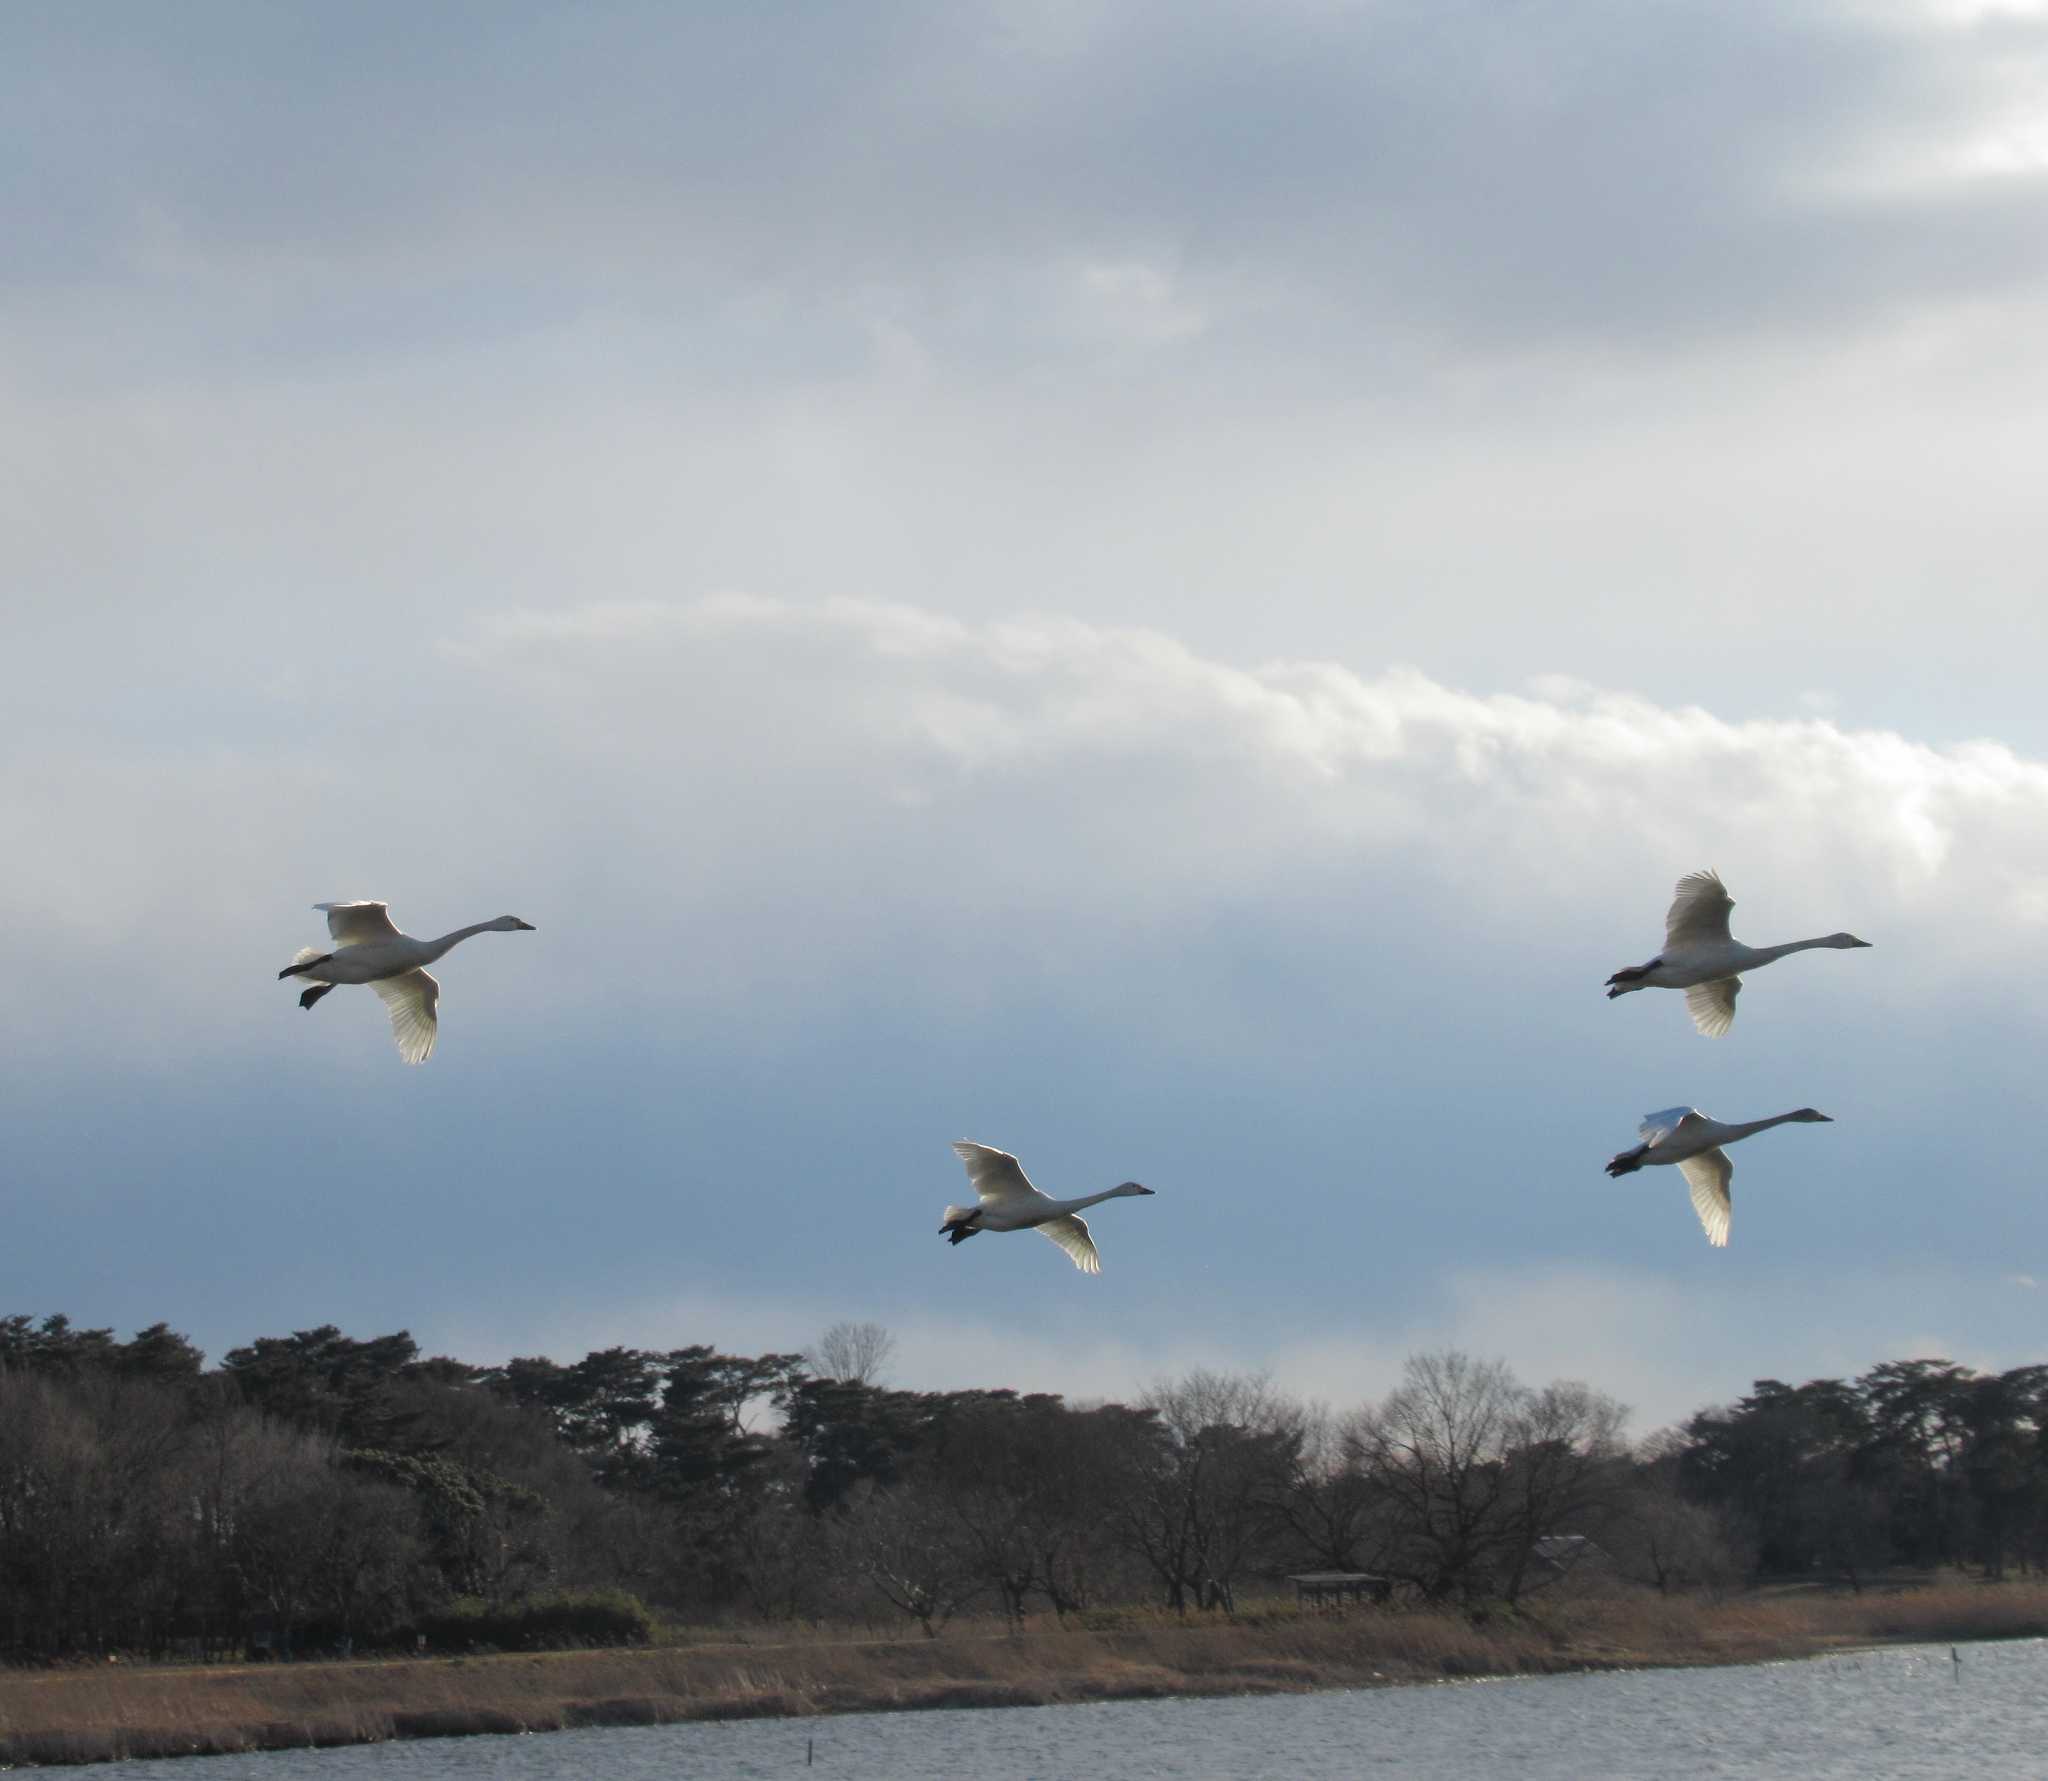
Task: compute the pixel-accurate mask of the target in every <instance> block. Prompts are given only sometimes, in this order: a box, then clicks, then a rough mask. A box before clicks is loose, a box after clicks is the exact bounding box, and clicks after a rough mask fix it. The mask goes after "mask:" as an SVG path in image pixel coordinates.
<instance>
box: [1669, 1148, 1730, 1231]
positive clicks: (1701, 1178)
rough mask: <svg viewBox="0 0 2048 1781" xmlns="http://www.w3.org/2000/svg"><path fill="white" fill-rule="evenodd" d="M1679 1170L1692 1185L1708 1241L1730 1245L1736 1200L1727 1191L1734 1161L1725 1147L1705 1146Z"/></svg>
mask: <svg viewBox="0 0 2048 1781" xmlns="http://www.w3.org/2000/svg"><path fill="white" fill-rule="evenodd" d="M1678 1172H1679V1174H1681V1175H1683V1176H1684V1177H1685V1184H1686V1186H1687V1187H1689V1188H1691V1189H1692V1209H1693V1210H1694V1211H1695V1212H1697V1213H1698V1214H1699V1215H1700V1223H1701V1224H1702V1225H1703V1226H1704V1227H1705V1228H1706V1233H1707V1241H1708V1242H1709V1243H1711V1244H1713V1246H1714V1247H1715V1248H1716V1249H1726V1248H1727V1247H1728V1220H1729V1219H1730V1218H1731V1217H1733V1216H1734V1212H1735V1201H1734V1199H1733V1197H1732V1196H1731V1195H1730V1194H1729V1192H1728V1180H1729V1177H1730V1176H1732V1175H1733V1174H1734V1173H1735V1165H1734V1164H1733V1163H1731V1162H1730V1161H1729V1160H1728V1153H1727V1152H1726V1151H1725V1150H1703V1151H1701V1152H1700V1153H1699V1155H1698V1156H1689V1157H1687V1158H1686V1159H1685V1160H1684V1161H1683V1162H1681V1163H1680V1164H1679V1165H1678Z"/></svg>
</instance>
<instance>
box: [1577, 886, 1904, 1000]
mask: <svg viewBox="0 0 2048 1781" xmlns="http://www.w3.org/2000/svg"><path fill="white" fill-rule="evenodd" d="M1734 907H1735V901H1734V899H1733V898H1732V897H1730V896H1729V895H1728V889H1727V886H1725V885H1724V884H1722V882H1721V875H1720V874H1719V873H1718V872H1691V873H1688V874H1687V875H1686V876H1685V877H1683V878H1681V879H1680V880H1679V881H1678V887H1677V896H1676V900H1675V901H1674V902H1673V903H1672V905H1671V912H1670V913H1669V914H1668V915H1666V916H1665V917H1664V950H1663V951H1662V952H1660V953H1658V955H1657V956H1656V957H1655V958H1653V959H1652V960H1650V962H1649V963H1648V964H1646V965H1627V966H1624V967H1623V968H1622V969H1621V970H1619V971H1617V972H1615V974H1614V975H1613V976H1612V977H1610V978H1608V980H1607V985H1608V988H1607V999H1608V1000H1609V1001H1610V1002H1611V1001H1613V1000H1614V998H1615V997H1616V996H1625V995H1627V994H1628V992H1629V991H1630V990H1632V989H1682V990H1684V991H1685V1008H1686V1012H1687V1013H1688V1014H1690V1015H1691V1016H1692V1024H1693V1025H1694V1026H1696V1027H1698V1028H1699V1030H1700V1031H1701V1032H1703V1033H1704V1034H1706V1036H1707V1037H1708V1038H1709V1039H1718V1038H1720V1037H1721V1035H1722V1034H1723V1033H1725V1032H1727V1030H1728V1029H1729V1028H1730V1027H1731V1026H1733V1025H1734V1024H1735V998H1736V996H1737V994H1738V993H1740V991H1741V989H1742V977H1741V973H1742V972H1744V971H1754V970H1755V969H1757V967H1758V966H1760V965H1768V964H1769V963H1770V962H1771V961H1772V960H1773V959H1781V958H1783V957H1784V956H1785V955H1786V954H1787V953H1788V952H1806V951H1809V950H1811V949H1812V948H1813V947H1816V946H1833V947H1850V946H1868V945H1869V944H1870V942H1869V941H1868V940H1859V939H1857V938H1856V936H1855V935H1854V934H1828V935H1824V936H1823V937H1822V938H1821V939H1818V940H1788V941H1786V942H1785V944H1784V945H1783V946H1745V945H1743V944H1742V942H1741V941H1740V940H1731V939H1730V938H1729V937H1728V911H1729V910H1731V909H1733V908H1734Z"/></svg>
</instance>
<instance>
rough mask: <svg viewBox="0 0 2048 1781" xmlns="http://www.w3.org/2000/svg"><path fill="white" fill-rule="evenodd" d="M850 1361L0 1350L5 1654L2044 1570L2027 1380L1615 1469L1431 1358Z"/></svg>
mask: <svg viewBox="0 0 2048 1781" xmlns="http://www.w3.org/2000/svg"><path fill="white" fill-rule="evenodd" d="M887 1349H888V1339H887V1337H886V1334H885V1333H884V1332H881V1331H880V1330H878V1329H876V1328H875V1327H874V1326H871V1325H870V1326H841V1328H840V1329H838V1330H835V1331H833V1332H828V1336H827V1339H826V1340H824V1341H822V1342H821V1343H820V1344H819V1346H818V1348H817V1350H815V1351H814V1352H813V1353H812V1354H811V1355H808V1356H806V1355H802V1354H794V1353H790V1354H760V1355H734V1354H726V1353H723V1352H721V1351H720V1350H718V1349H715V1348H712V1347H709V1346H705V1345H693V1346H689V1347H683V1348H675V1349H667V1350H647V1349H636V1348H625V1347H615V1348H607V1349H603V1350H599V1351H596V1352H593V1353H590V1354H587V1355H585V1356H584V1357H583V1358H582V1359H580V1360H577V1361H574V1362H570V1363H558V1362H556V1361H553V1360H551V1359H547V1358H544V1357H527V1358H520V1359H514V1360H511V1361H508V1362H506V1363H505V1364H504V1365H502V1366H495V1367H480V1366H472V1365H470V1364H468V1363H465V1362H462V1361H458V1360H453V1359H450V1358H447V1357H427V1356H422V1355H421V1353H420V1352H419V1349H418V1346H417V1344H416V1343H415V1342H414V1341H413V1339H412V1338H411V1336H410V1335H409V1334H407V1333H406V1332H405V1331H402V1330H401V1331H398V1332H396V1333H394V1334H391V1335H384V1336H376V1337H372V1338H370V1339H368V1340H357V1339H354V1338H351V1337H348V1336H346V1335H344V1334H343V1333H342V1332H341V1331H339V1330H338V1329H335V1328H334V1327H332V1326H322V1327H320V1328H318V1329H312V1330H301V1331H297V1332H295V1333H293V1334H291V1335H289V1336H281V1337H265V1338H261V1339H259V1340H257V1341H255V1342H252V1343H250V1344H249V1345H248V1346H246V1347H242V1348H235V1349H232V1350H230V1351H229V1352H228V1353H227V1354H226V1355H225V1356H224V1357H223V1358H222V1360H221V1361H220V1363H219V1364H218V1365H217V1366H214V1367H208V1366H207V1365H206V1360H205V1357H204V1356H203V1355H202V1354H201V1353H200V1352H199V1351H198V1350H197V1349H195V1348H194V1347H193V1346H192V1345H191V1344H190V1343H189V1342H188V1341H187V1340H186V1339H185V1338H184V1337H183V1336H181V1335H179V1334H177V1333H176V1332H174V1331H172V1330H171V1329H169V1328H168V1327H167V1326H166V1325H163V1324H157V1325H154V1326H152V1327H151V1328H149V1329H146V1330H142V1331H140V1332H138V1333H137V1334H136V1335H135V1336H134V1337H133V1338H132V1339H130V1340H128V1341H125V1342H124V1341H118V1340H116V1339H115V1338H114V1336H113V1335H112V1333H111V1332H110V1331H108V1330H103V1329H78V1328H74V1327H73V1326H72V1325H71V1324H70V1323H69V1321H68V1320H67V1319H65V1318H63V1317H61V1316H53V1317H46V1318H43V1319H42V1320H40V1321H37V1320H36V1319H34V1318H32V1317H28V1316H15V1317H8V1318H4V1319H0V1644H4V1648H5V1650H6V1652H7V1653H9V1654H11V1655H13V1656H14V1657H16V1658H39V1657H50V1656H59V1655H64V1654H68V1653H77V1652H114V1651H127V1652H134V1653H138V1654H149V1655H157V1656H165V1655H186V1656H215V1655H225V1654H240V1653H242V1652H244V1651H246V1650H248V1649H250V1648H251V1647H252V1646H254V1647H260V1648H262V1649H266V1650H269V1651H271V1652H273V1653H277V1654H289V1653H292V1652H308V1651H314V1650H318V1651H323V1652H324V1651H330V1650H335V1649H343V1650H346V1649H356V1648H361V1649H370V1648H403V1649H414V1648H417V1646H418V1645H419V1643H420V1641H421V1640H423V1639H424V1640H425V1641H426V1642H427V1644H428V1647H429V1648H431V1649H442V1650H445V1649H450V1648H460V1647H465V1646H472V1645H478V1644H490V1645H500V1646H503V1645H516V1644H532V1643H575V1642H603V1641H606V1640H614V1639H617V1640H627V1639H638V1638H644V1637H646V1636H647V1633H648V1630H649V1627H650V1618H649V1610H650V1608H651V1609H653V1610H656V1611H659V1612H661V1613H665V1614H668V1615H671V1616H674V1617H677V1618H680V1619H686V1620H691V1621H700V1622H701V1621H713V1620H717V1619H721V1618H732V1619H748V1620H770V1621H773V1620H795V1619H802V1620H825V1619H865V1620H869V1621H872V1620H874V1619H876V1618H877V1617H888V1618H893V1617H899V1616H900V1617H901V1619H902V1620H903V1622H904V1623H905V1624H915V1625H917V1626H919V1627H921V1628H922V1629H923V1630H924V1631H925V1632H927V1633H930V1634H933V1635H936V1634H937V1633H938V1632H939V1631H940V1630H941V1629H942V1628H943V1627H944V1626H945V1624H946V1622H947V1621H948V1620H949V1619H950V1618H952V1617H953V1616H954V1615H955V1614H957V1613H959V1612H961V1611H962V1610H963V1609H967V1608H969V1607H977V1608H985V1609H992V1610H996V1611H1000V1612H1002V1613H1004V1614H1006V1615H1008V1616H1010V1617H1011V1618H1012V1619H1014V1620H1022V1619H1023V1618H1024V1617H1025V1616H1026V1615H1027V1614H1030V1613H1034V1612H1047V1613H1051V1614H1054V1615H1057V1616H1060V1617H1065V1616H1068V1615H1071V1614H1076V1613H1082V1612H1085V1611H1088V1610H1091V1609H1098V1608H1103V1607H1108V1606H1114V1605H1120V1604H1127V1603H1135V1602H1152V1603H1158V1604H1163V1605H1165V1606H1167V1607H1169V1608H1173V1609H1179V1610H1181V1611H1184V1612H1194V1611H1201V1610H1204V1609H1214V1608H1218V1607H1221V1608H1222V1609H1224V1610H1225V1611H1228V1610H1229V1609H1230V1608H1231V1607H1232V1605H1233V1603H1234V1600H1235V1596H1236V1592H1237V1591H1238V1590H1239V1589H1240V1588H1241V1587H1243V1586H1245V1585H1246V1584H1248V1583H1269V1582H1270V1580H1272V1579H1275V1578H1278V1577H1281V1576H1284V1575H1287V1574H1289V1573H1293V1572H1305V1571H1337V1572H1356V1573H1369V1574H1372V1575H1375V1576H1378V1577H1382V1578H1385V1579H1387V1580H1388V1582H1389V1586H1390V1587H1392V1588H1393V1589H1395V1590H1396V1591H1397V1593H1398V1595H1399V1596H1400V1597H1401V1598H1406V1599H1413V1600H1418V1601H1425V1602H1436V1603H1459V1604H1477V1603H1493V1602H1501V1603H1509V1604H1512V1603H1516V1602H1519V1601H1520V1600H1522V1599H1523V1598H1524V1597H1526V1596H1527V1595H1528V1594H1529V1593H1530V1592H1532V1591H1534V1590H1539V1589H1543V1588H1549V1587H1553V1586H1555V1585H1557V1584H1558V1582H1559V1581H1560V1579H1561V1578H1562V1577H1563V1576H1564V1575H1565V1574H1566V1573H1568V1572H1570V1571H1571V1570H1572V1569H1573V1567H1574V1565H1575V1564H1578V1563H1580V1562H1581V1561H1583V1560H1584V1559H1585V1558H1586V1556H1587V1555H1589V1554H1595V1555H1597V1556H1598V1560H1599V1568H1600V1569H1601V1571H1602V1573H1603V1574H1605V1575H1608V1576H1611V1577H1613V1578H1616V1579H1619V1580H1621V1581H1623V1582H1624V1583H1626V1582H1633V1583H1635V1584H1638V1585H1641V1586H1645V1587H1651V1588H1656V1589H1662V1590H1676V1589H1691V1588H1699V1587H1727V1586H1731V1585H1734V1584H1737V1583H1739V1582H1741V1581H1743V1580H1745V1579H1751V1578H1757V1577H1764V1576H1784V1575H1792V1574H1802V1573H1804V1574H1824V1575H1829V1576H1836V1577H1841V1578H1843V1579H1846V1580H1848V1581H1850V1582H1852V1583H1853V1582H1860V1581H1861V1580H1862V1579H1864V1578H1866V1577H1868V1576H1869V1575H1871V1574H1872V1573H1874V1572H1876V1571H1879V1570H1882V1569H1884V1568H1886V1567H1889V1566H1894V1565H1913V1566H1931V1565H1970V1566H1974V1567H1976V1568H1978V1569H1980V1570H1981V1571H1983V1572H1984V1573H1985V1574H1986V1575H1988V1576H1993V1577H1996V1576H2001V1575H2004V1574H2005V1573H2006V1572H2007V1571H2008V1570H2009V1569H2011V1568H2014V1567H2017V1568H2021V1569H2030V1568H2033V1567H2036V1566H2039V1565H2041V1564H2042V1563H2043V1562H2044V1561H2048V1367H2023V1368H2019V1369H2015V1370H2014V1371H2012V1372H2009V1373H2004V1374H1998V1375H1985V1374H1978V1373H1974V1372H1972V1371H1970V1370H1969V1369H1967V1368H1963V1367H1958V1366H1954V1365H1952V1364H1950V1363H1948V1362H1946V1361H1935V1360H1915V1361H1903V1362H1887V1363H1885V1364H1883V1365H1881V1366H1878V1367H1875V1368H1873V1369H1872V1370H1871V1371H1870V1372H1869V1373H1867V1374H1865V1375H1863V1377H1861V1378H1860V1379H1857V1380H1854V1381H1848V1382H1845V1381H1840V1380H1816V1381H1813V1382H1810V1383H1808V1384H1806V1385H1802V1386H1797V1387H1791V1386H1786V1385H1782V1384H1780V1383H1778V1382H1776V1381H1772V1380H1764V1381H1759V1382H1758V1383H1757V1385H1756V1386H1755V1388H1754V1390H1753V1391H1752V1393H1751V1394H1750V1395H1749V1396H1747V1397H1745V1398H1743V1399H1741V1400H1740V1401H1739V1402H1738V1403H1736V1404H1735V1405H1733V1406H1728V1407H1716V1408H1711V1409H1707V1410H1703V1411H1701V1412H1699V1413H1698V1414H1697V1415H1695V1416H1693V1417H1692V1418H1690V1419H1689V1420H1688V1421H1687V1422H1686V1423H1685V1424H1683V1425H1682V1426H1681V1427H1679V1428H1676V1429H1671V1430H1666V1431H1664V1432H1662V1433H1661V1434H1659V1435H1657V1436H1654V1437H1652V1438H1651V1439H1650V1440H1648V1441H1645V1442H1643V1443H1641V1444H1639V1445H1637V1446H1635V1447H1630V1446H1629V1445H1628V1444H1627V1443H1626V1442H1625V1441H1624V1440H1623V1423H1624V1417H1625V1413H1624V1411H1623V1409H1622V1406H1620V1405H1619V1404H1617V1403H1616V1402H1615V1401H1614V1400H1613V1399H1612V1398H1610V1397H1607V1396H1606V1395H1604V1394H1603V1393H1601V1392H1598V1391H1596V1390H1594V1389H1592V1388H1591V1387H1588V1386H1586V1385H1583V1384H1578V1383H1574V1382H1568V1381H1559V1382H1554V1383H1552V1384H1549V1385H1546V1386H1543V1387H1541V1388H1536V1387H1531V1386H1528V1385H1525V1384H1524V1383H1522V1382H1521V1381H1520V1380H1518V1379H1517V1378H1516V1377H1515V1376H1514V1374H1513V1373H1512V1372H1511V1371H1510V1369H1509V1368H1508V1367H1507V1366H1506V1365H1505V1364H1504V1363H1501V1362H1498V1361H1482V1360H1476V1359H1474V1358H1472V1357H1470V1356H1467V1355H1463V1354H1459V1353H1455V1352H1433V1353H1425V1354H1419V1355H1416V1356H1413V1357H1411V1359H1410V1360H1409V1362H1408V1364H1407V1367H1406V1370H1405V1372H1404V1376H1403V1378H1402V1381H1401V1383H1400V1384H1399V1385H1398V1386H1397V1387H1396V1388H1395V1389H1394V1390H1393V1391H1391V1392H1390V1393H1388V1394H1387V1395H1386V1397H1385V1398H1383V1399H1381V1400H1379V1401H1378V1402H1375V1403H1370V1404H1365V1405H1361V1406H1358V1407H1356V1408H1353V1409H1349V1410H1345V1411H1341V1412H1340V1411H1335V1410H1332V1409H1330V1408H1329V1407H1327V1406H1322V1405H1317V1404H1309V1403H1304V1402H1302V1401H1300V1400H1298V1399H1295V1398H1293V1397H1290V1396H1288V1395H1287V1394H1285V1393H1284V1392H1281V1391H1279V1390H1277V1389H1275V1387H1274V1386H1273V1385H1272V1383H1271V1382H1270V1381H1269V1380H1267V1379H1265V1378H1262V1377H1258V1376H1246V1375H1241V1374H1221V1373H1211V1372H1201V1371H1197V1372H1192V1373H1189V1374H1187V1375H1186V1376H1185V1377H1183V1378H1180V1379H1176V1380H1169V1381H1164V1382H1161V1383H1160V1384H1158V1385H1156V1386H1154V1387H1153V1388H1152V1389H1150V1390H1148V1391H1147V1392H1145V1393H1144V1394H1143V1395H1142V1396H1140V1397H1139V1398H1138V1399H1137V1400H1136V1401H1135V1402H1132V1403H1128V1404H1126V1403H1101V1404H1070V1403H1068V1402H1067V1401H1065V1400H1064V1399H1063V1398H1061V1397H1059V1396H1056V1395H1050V1394H1041V1393H1019V1392H1015V1391H1011V1390H1007V1389H1000V1388H998V1389H988V1390H967V1391H946V1392H924V1391H911V1390H902V1389H896V1388H893V1387H891V1386H889V1385H887V1384H885V1383H883V1382H882V1379H881V1378H880V1377H879V1369H880V1363H881V1362H882V1361H883V1360H884V1359H885V1358H886V1354H887ZM828 1369H830V1370H828ZM1574 1536H1576V1538H1574Z"/></svg>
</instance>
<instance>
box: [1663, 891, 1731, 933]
mask: <svg viewBox="0 0 2048 1781" xmlns="http://www.w3.org/2000/svg"><path fill="white" fill-rule="evenodd" d="M1734 907H1735V900H1734V898H1732V897H1731V896H1729V894H1728V887H1727V886H1726V885H1724V884H1723V883H1722V882H1721V875H1720V873H1718V872H1688V873H1687V874H1686V875H1685V876H1684V877H1683V878H1681V879H1680V880H1679V881H1678V886H1677V891H1676V898H1675V900H1674V901H1673V903H1672V905H1671V909H1670V912H1669V913H1668V914H1667V915H1666V916H1665V917H1664V944H1665V946H1666V948H1670V947H1674V946H1704V945H1713V944H1718V945H1722V946H1725V945H1727V944H1728V911H1729V910H1731V909H1733V908H1734Z"/></svg>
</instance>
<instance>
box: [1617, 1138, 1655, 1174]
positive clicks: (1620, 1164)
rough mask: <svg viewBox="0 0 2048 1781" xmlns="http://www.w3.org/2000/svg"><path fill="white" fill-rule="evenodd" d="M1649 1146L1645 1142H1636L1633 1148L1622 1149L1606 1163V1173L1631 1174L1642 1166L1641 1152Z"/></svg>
mask: <svg viewBox="0 0 2048 1781" xmlns="http://www.w3.org/2000/svg"><path fill="white" fill-rule="evenodd" d="M1649 1148H1650V1147H1649V1146H1648V1145H1647V1144H1638V1145H1637V1146H1636V1147H1635V1149H1633V1150H1624V1151H1623V1152H1622V1153H1621V1154H1620V1155H1619V1156H1618V1157H1616V1158H1614V1160H1613V1161H1612V1162H1610V1163H1609V1164H1608V1165H1607V1172H1608V1174H1610V1175H1615V1176H1621V1175H1633V1174H1634V1173H1635V1172H1636V1171H1637V1170H1638V1169H1640V1168H1641V1167H1642V1166H1643V1152H1644V1151H1646V1150H1648V1149H1649Z"/></svg>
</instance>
